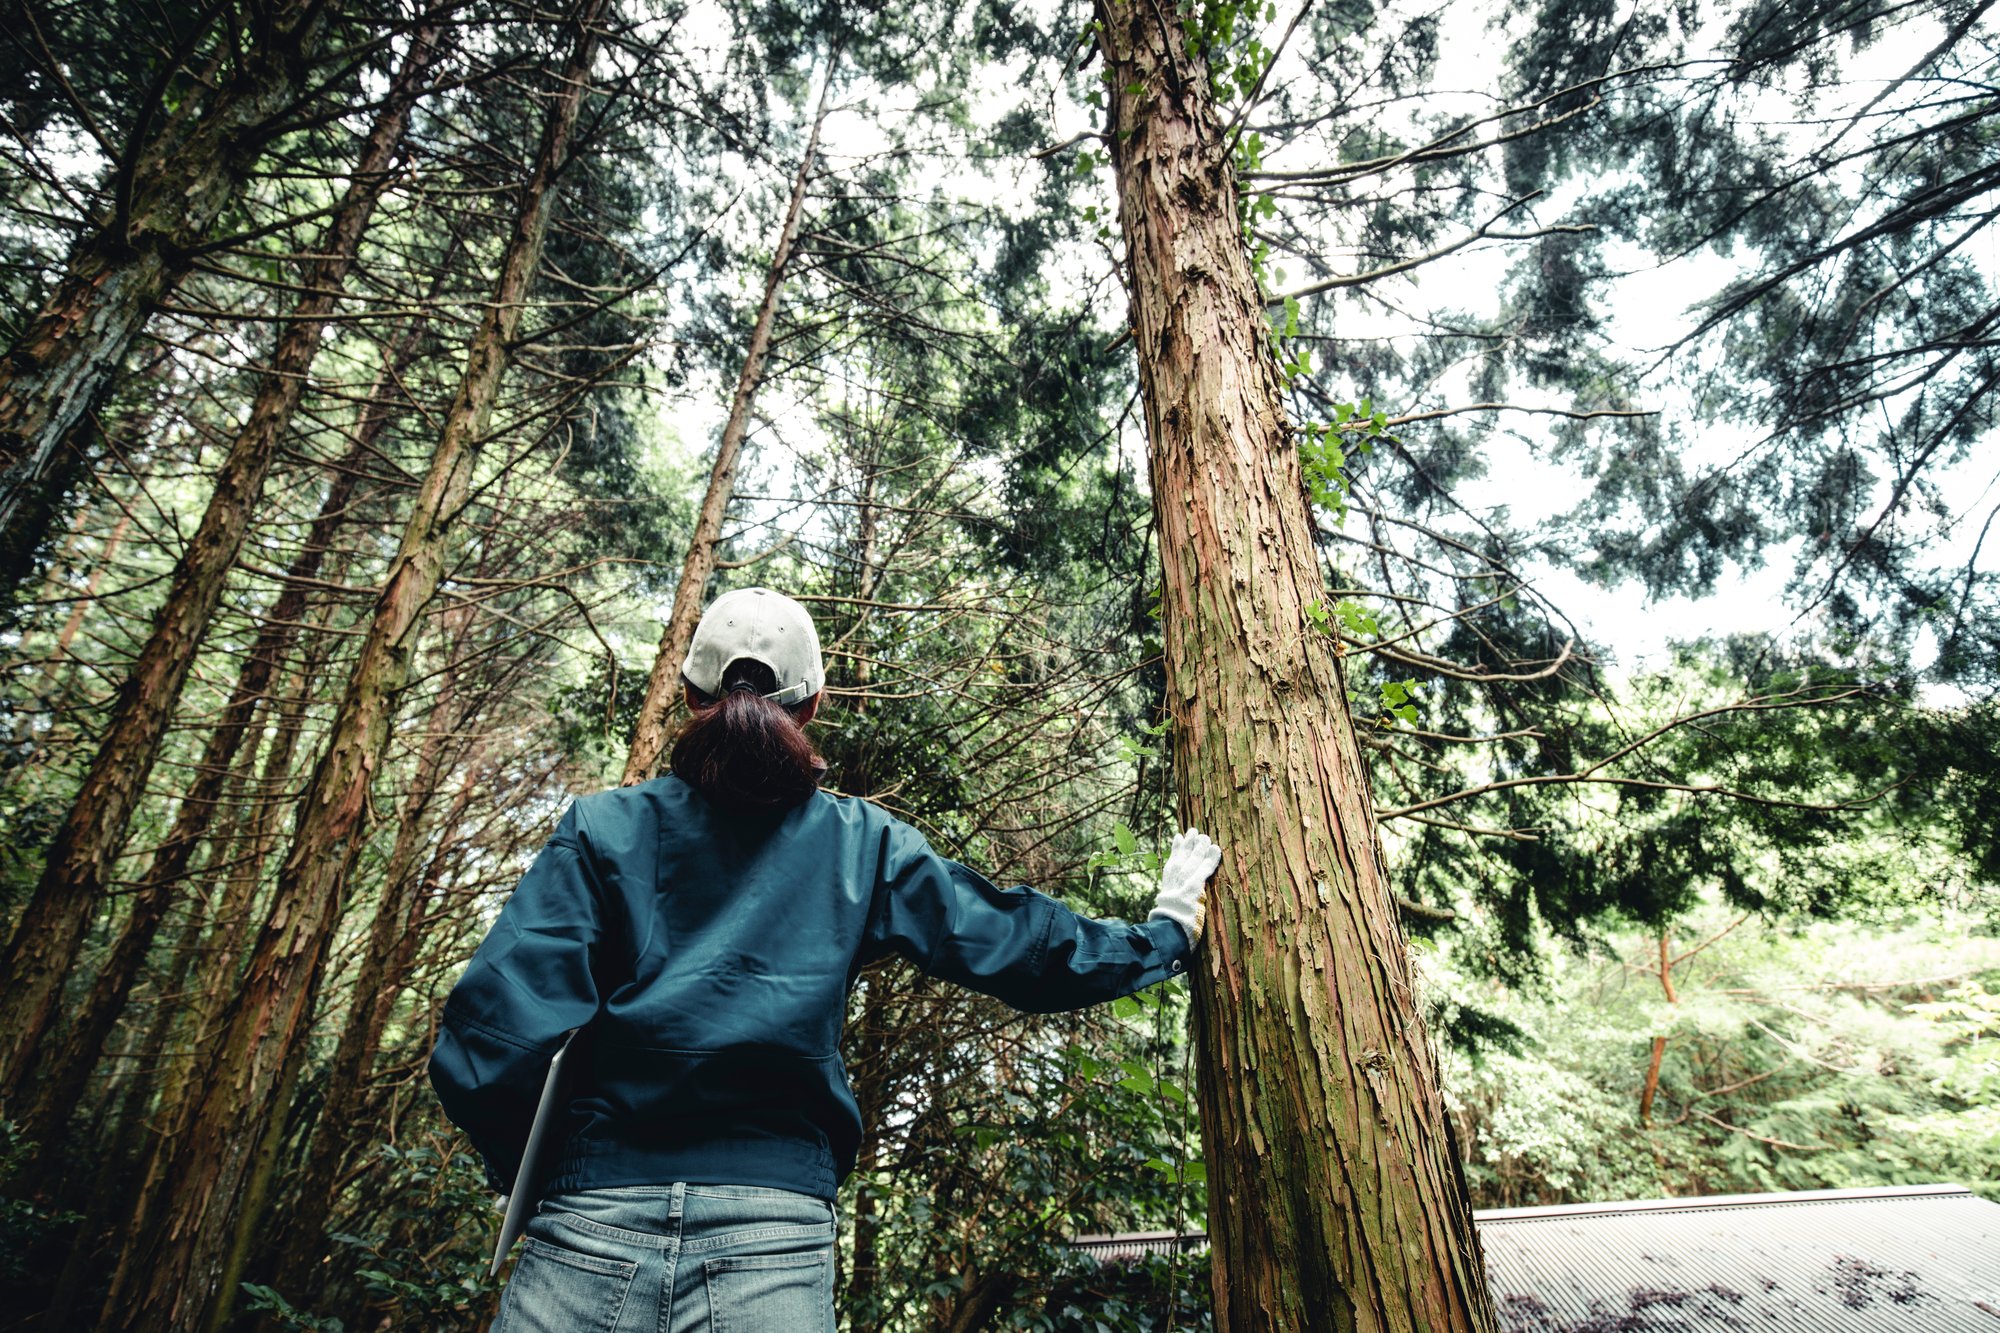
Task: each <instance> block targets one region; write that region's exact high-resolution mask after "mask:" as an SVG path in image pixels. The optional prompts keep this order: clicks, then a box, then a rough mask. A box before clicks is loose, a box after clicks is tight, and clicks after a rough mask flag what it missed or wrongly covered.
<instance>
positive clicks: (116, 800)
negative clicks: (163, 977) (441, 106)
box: [0, 25, 438, 1105]
mask: <svg viewBox="0 0 2000 1333" xmlns="http://www.w3.org/2000/svg"><path fill="white" fill-rule="evenodd" d="M437 36H438V28H437V27H436V26H435V25H432V26H428V27H425V28H423V29H420V30H419V31H418V32H417V34H416V35H415V36H414V37H413V38H412V40H411V44H410V50H409V54H408V55H407V56H406V58H405V59H404V61H403V68H402V70H401V71H400V72H399V73H398V74H397V76H396V81H395V83H394V85H393V86H392V87H391V89H390V92H389V95H388V98H387V100H386V101H385V103H384V106H383V108H382V112H381V114H380V115H379V116H378V117H377V119H376V123H375V126H374V129H373V130H372V131H371V133H370V134H369V136H368V138H367V139H366V141H365V142H364V143H363V146H362V150H361V155H360V158H359V160H358V161H357V162H356V164H355V168H354V175H353V179H352V180H351V181H350V183H349V185H348V189H347V193H346V195H345V196H344V197H343V198H342V200H341V202H340V205H339V207H338V208H337V209H336V210H335V212H334V214H333V217H332V219H331V220H330V221H329V222H328V224H327V228H326V232H325V234H324V235H323V236H322V237H321V238H320V242H319V246H318V248H317V250H316V251H315V254H316V255H317V256H318V257H317V258H316V259H315V260H314V261H313V263H312V264H311V265H309V267H308V271H307V275H306V283H305V285H306V287H307V289H308V291H307V294H306V295H305V296H304V297H303V298H302V299H301V300H300V301H299V303H298V305H297V307H296V308H295V309H294V311H293V317H292V319H291V320H290V321H289V322H288V323H287V324H286V325H285V331H284V332H283V334H281V335H280V336H279V338H278V344H277V348H276V352H275V354H274V356H273V357H272V363H271V368H270V370H269V372H268V373H267V374H266V375H265V376H264V377H263V379H262V381H261V382H260V384H259V386H258V391H257V395H256V399H255V401H254V402H253V403H252V405H251V408H250V414H249V418H248V420H246V421H245V423H244V425H243V428H242V429H241V430H240V431H238V432H237V435H236V438H235V440H234V441H233V442H232V443H231V445H230V449H229V453H228V456H227V458H226V459H225V460H224V461H223V464H222V469H221V471H220V472H219V473H217V475H216V479H215V491H214V493H213V495H212V496H211V497H210V499H209V502H208V508H207V510H206V512H204V513H203V515H202V520H201V525H200V527H199V528H198V529H197V530H196V532H195V535H194V538H193V540H191V541H190V542H189V543H188V545H187V549H186V550H185V551H183V552H182V554H181V558H180V561H179V563H178V564H176V565H175V567H174V572H173V578H172V582H171V584H170V585H169V589H168V592H167V598H166V601H165V603H164V604H163V605H162V606H161V607H160V611H159V614H158V616H157V617H156V618H155V620H154V623H153V632H152V635H151V637H149V638H148V640H147V642H146V645H145V647H144V648H142V649H141V650H140V652H139V657H138V660H137V661H136V662H134V663H133V666H132V670H131V673H130V675H128V676H127V678H126V680H125V682H124V683H123V684H122V685H121V686H120V688H119V692H118V699H117V702H116V703H115V704H114V705H113V708H112V715H111V720H110V723H109V724H108V726H107V727H106V729H105V732H104V738H103V741H102V742H101V743H100V745H99V746H98V750H97V756H96V759H95V760H94V761H93V763H92V765H91V769H90V773H89V774H88V776H86V777H85V778H84V781H83V786H82V787H81V788H80V789H79V790H78V792H77V797H76V801H75V803H74V804H73V805H72V806H71V807H70V810H69V813H68V815H66V816H65V817H64V820H63V823H62V826H61V828H60V829H59V830H58V831H57V833H56V836H55V837H54V839H53V840H52V841H51V844H50V847H49V855H48V860H47V862H46V863H45V864H44V866H43V870H42V876H41V880H40V882H39V883H38V884H37V886H36V889H35V894H34V897H33V898H32V899H30V900H29V903H28V906H27V909H26V910H25V911H24V912H23V913H22V915H21V919H20V922H19V923H18V925H17V926H16V928H15V931H14V935H13V938H12V940H11V941H10V942H9V945H8V950H7V954H6V956H5V958H4V960H0V974H4V975H6V976H7V978H8V984H7V986H6V988H5V990H4V991H0V1105H11V1104H12V1103H13V1102H14V1101H15V1099H16V1098H17V1097H18V1095H19V1093H20V1091H21V1087H22V1083H23V1080H24V1078H25V1076H26V1073H27V1071H28V1070H29V1069H30V1068H31V1067H32V1066H33V1065H34V1064H35V1063H36V1060H37V1057H38V1056H39V1055H40V1054H41V1047H42V1043H43V1041H44V1039H45V1038H46V1036H47V1035H48V1031H49V1026H50V1023H51V1020H52V1018H53V1016H54V1013H55V1007H56V1002H57V1000H58V999H59V997H60V996H61V994H62V989H63V983H64V980H65V978H66V977H67V976H68V974H69V971H70V969H71V968H72V967H74V966H75V963H76V956H77V951H78V949H79V948H81V946H82V943H83V938H84V935H85V933H86V932H87V931H88V929H89V927H90V922H91V919H92V918H93V916H95V915H96V913H97V910H98V907H99V906H100V903H101V901H102V899H103V896H104V888H105V883H106V881H107V880H108V879H109V877H110V874H111V869H112V866H113V865H114V864H115V863H116V861H117V859H118V854H119V851H120V849H121V848H122V847H123V845H124V841H125V834H126V831H127V829H128V828H129V827H130V824H131V819H132V815H133V812H134V811H135V810H136V809H137V807H138V804H139V800H140V798H141V797H142V796H143V795H144V793H145V789H146V780H147V778H148V777H150V776H151V774H152V770H153V763H154V761H155V760H156V759H158V757H159V753H160V743H161V741H162V739H163V738H164V737H165V735H166V732H167V727H168V725H169V724H170V723H171V722H172V721H173V716H174V709H175V708H176V706H177V705H178V704H179V702H180V693H181V688H182V686H183V685H185V684H186V682H187V676H188V671H189V669H190V668H191V667H192V666H193V664H194V658H195V654H196V652H197V651H198V650H199V648H200V646H201V641H202V639H203V637H204V636H205V635H206V634H207V632H208V624H209V621H210V619H211V618H213V616H214V614H215V608H216V606H217V605H218V604H219V603H220V602H221V600H222V590H223V586H224V584H225V583H226V582H227V580H228V576H229V571H230V569H231V567H232V566H234V565H235V563H236V558H237V555H238V554H239V553H240V552H241V550H242V547H243V536H244V533H245V532H247V531H248V529H249V525H250V518H251V514H252V511H253V510H254V509H255V508H256V505H257V502H258V499H259V498H260V497H261V496H262V494H263V490H264V478H265V476H266V474H267V473H268V472H269V471H270V466H271V460H272V459H273V458H275V457H276V456H277V450H278V444H279V442H280V441H281V440H282V439H283V438H284V435H285V433H286V431H287V430H288V429H289V428H290V425H291V419H292V414H293V412H294V411H295V410H296V408H297V407H298V404H299V399H300V397H301V395H302V394H303V393H304V391H305V383H306V379H307V377H308V375H309V374H310V373H311V370H312V363H313V359H314V357H315V356H316V355H317V354H318V351H319V344H320V336H321V332H322V330H323V329H324V328H325V321H326V319H327V317H328V316H330V315H331V314H332V313H333V310H334V306H335V305H336V304H337V303H338V301H339V300H340V296H341V288H342V285H343V284H344V283H345V281H346V278H347V271H348V269H349V268H350V267H351V266H352V265H353V262H354V257H355V255H356V253H357V252H358V250H359V248H360V244H361V235H362V232H363V231H364V230H366V228H367V225H368V220H369V217H370V216H371V215H372V213H373V212H374V209H375V204H376V201H377V200H378V199H380V198H381V195H382V191H383V190H384V188H386V186H387V185H388V182H389V172H390V167H391V166H392V164H393V162H394V160H395V156H396V153H397V151H398V150H399V148H400V145H401V144H402V141H403V132H404V130H405V129H406V128H407V126H408V124H409V116H410V108H411V106H412V105H413V104H414V103H415V101H416V99H417V95H418V93H419V92H421V91H422V89H423V85H424V80H425V77H426V74H427V72H428V70H429V68H430V65H431V63H432V61H433V60H434V59H435V57H436V53H437ZM248 706H250V705H246V706H245V708H246V709H247V707H248ZM243 720H247V719H229V718H225V720H224V723H223V729H224V730H228V729H229V728H230V727H231V726H232V724H233V725H234V726H235V728H236V732H237V734H238V735H240V733H241V725H242V721H243ZM229 743H230V744H232V745H233V740H232V741H231V742H229ZM224 767H225V768H226V764H225V765H224ZM182 865H183V867H184V866H185V861H184V860H183V861H182ZM176 878H177V876H176ZM171 883H172V881H171V880H169V881H164V883H163V884H162V886H160V887H158V888H157V889H156V891H155V892H154V894H153V895H152V897H153V898H154V899H155V901H152V902H148V903H145V904H143V906H144V907H145V909H146V910H145V911H143V912H141V913H140V914H139V915H138V916H137V918H136V921H135V924H136V926H137V930H136V932H134V931H133V930H131V929H129V928H128V932H127V934H128V936H129V937H130V943H131V945H132V947H131V948H130V949H128V950H127V952H128V953H133V954H136V957H127V958H121V959H118V960H117V961H118V962H119V965H120V967H121V968H122V969H124V970H125V971H126V972H127V973H128V975H126V976H123V977H119V976H115V975H114V977H113V978H112V979H111V981H112V986H111V988H112V989H113V990H121V991H122V989H124V988H125V987H127V986H129V984H130V980H129V973H130V972H131V971H132V970H136V968H137V965H138V959H140V958H143V957H144V954H145V946H146V945H147V944H149V943H150V942H151V939H152V932H153V930H154V929H155V928H156V927H157V925H158V920H159V913H160V911H161V910H163V909H164V906H165V902H164V899H165V896H166V892H167V890H166V888H165V887H164V885H165V884H171ZM117 998H118V999H122V998H123V996H122V994H120V995H119V996H118V997H117ZM111 1009H112V1013H113V1014H115V1013H116V1004H115V1002H113V1003H112V1004H111ZM100 1021H101V1020H100ZM97 1035H98V1036H99V1037H100V1038H101V1036H102V1033H101V1032H99V1033H98V1034H97ZM91 1050H92V1053H94V1051H95V1044H94V1043H93V1044H92V1046H91ZM86 1058H87V1057H86Z"/></svg>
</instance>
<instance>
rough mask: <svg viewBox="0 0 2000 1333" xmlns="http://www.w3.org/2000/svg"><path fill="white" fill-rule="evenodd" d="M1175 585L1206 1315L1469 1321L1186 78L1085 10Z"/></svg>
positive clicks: (1285, 450)
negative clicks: (1203, 894) (1203, 868)
mask: <svg viewBox="0 0 2000 1333" xmlns="http://www.w3.org/2000/svg"><path fill="white" fill-rule="evenodd" d="M1096 13H1097V18H1098V20H1099V22H1098V25H1097V32H1098V41H1099V44H1100V47H1101V50H1102V52H1103V55H1104V59H1105V71H1104V73H1105V80H1106V84H1107V86H1108V88H1109V89H1110V90H1112V93H1111V95H1112V97H1113V108H1112V113H1111V115H1112V120H1111V124H1110V127H1109V132H1108V133H1107V134H1106V136H1105V139H1106V142H1107V143H1108V144H1109V145H1110V146H1111V152H1112V156H1113V160H1114V163H1115V165H1116V168H1117V177H1118V188H1119V199H1120V223H1121V227H1122V229H1123V233H1124V239H1125V246H1126V253H1127V256H1128V261H1127V262H1128V263H1129V265H1130V272H1129V275H1128V281H1129V285H1130V298H1131V320H1132V334H1133V340H1134V343H1135V346H1136V351H1137V355H1138V363H1139V379H1140V387H1141V390H1142V393H1143V397H1144V401H1145V412H1146V427H1147V435H1148V439H1149V441H1150V446H1151V470H1152V483H1153V497H1154V505H1155V511H1156V513H1157V515H1158V521H1159V528H1160V551H1161V563H1162V566H1163V570H1164V574H1165V584H1166V590H1165V600H1164V613H1163V616H1162V619H1163V621H1164V627H1165V639H1166V665H1167V701H1168V707H1169V709H1170V711H1171V714H1172V717H1173V722H1174V729H1173V736H1174V740H1175V748H1176V754H1177V760H1176V764H1175V772H1176V776H1177V779H1178V782H1179V787H1180V792H1179V802H1180V813H1181V815H1182V817H1183V818H1184V819H1185V820H1187V821H1188V822H1189V823H1193V824H1198V825H1199V826H1200V827H1201V828H1203V829H1205V830H1206V831H1208V832H1209V833H1211V834H1212V835H1214V836H1215V838H1216V839H1217V841H1219V842H1220V843H1221V844H1222V847H1223V850H1224V858H1223V862H1222V867H1221V870H1220V872H1219V873H1218V875H1217V877H1216V880H1215V884H1214V887H1213V889H1212V890H1211V894H1212V905H1211V907H1210V909H1209V912H1208V933H1207V935H1206V936H1205V938H1204V940H1203V946H1202V949H1201V951H1200V952H1199V953H1198V954H1197V955H1196V959H1195V962H1194V965H1193V976H1192V982H1193V997H1194V1015H1195V1038H1196V1042H1197V1045H1198V1050H1199V1052H1200V1068H1201V1074H1202V1077H1201V1079H1200V1106H1201V1118H1202V1128H1203V1132H1204V1140H1205V1142H1206V1143H1207V1145H1208V1158H1209V1161H1208V1179H1209V1188H1210V1235H1211V1239H1212V1243H1213V1247H1214V1248H1213V1269H1212V1285H1213V1290H1214V1309H1215V1324H1216V1327H1217V1328H1218V1329H1230V1330H1245V1331H1247V1330H1252V1329H1256V1330H1272V1329H1283V1330H1292V1329H1298V1330H1305V1329H1312V1330H1343V1331H1344V1330H1365V1331H1367V1333H1375V1331H1376V1330H1383V1331H1385V1333H1387V1331H1391V1330H1393V1331H1397V1333H1402V1331H1407V1333H1415V1331H1416V1330H1446V1329H1463V1330H1485V1329H1491V1328H1492V1327H1493V1317H1492V1313H1491V1310H1490V1307H1489V1302H1488V1296H1487V1293H1486V1288H1485V1275H1484V1271H1483V1265H1482V1263H1481V1260H1480V1254H1479V1247H1478V1242H1477V1239H1476V1237H1475V1235H1474V1233H1473V1229H1472V1214H1471V1207H1470V1203H1469V1200H1468V1196H1467V1193H1466V1188H1465V1182H1464V1179H1463V1177H1462V1174H1461V1171H1460V1167H1459V1162H1458V1154H1457V1152H1456V1150H1455V1145H1454V1144H1453V1142H1452V1137H1451V1131H1450V1126H1449V1123H1448V1121H1447V1119H1446V1116H1445V1113H1444V1106H1443V1102H1442V1100H1441V1098H1440V1095H1439V1089H1438V1074H1437V1066H1436V1062H1435V1060H1434V1058H1433V1054H1432V1051H1431V1048H1430V1045H1429V1043H1428V1041H1427V1039H1426V1037H1425V1033H1424V1030H1423V1025H1422V1022H1421V1019H1420V1016H1419V1013H1418V1010H1417V1003H1416V996H1415V994H1414V993H1413V990H1412V986H1411V973H1410V966H1409V961H1408V957H1407V953H1406V950H1405V945H1404V939H1403V934H1402V928H1401V924H1400V922H1399V921H1398V918H1397V913H1396V906H1395V902H1394V900H1393V898H1392V897H1391V894H1390V889H1389V885H1388V883H1387V881H1386V879H1385V877H1384V875H1383V872H1382V868H1381V862H1380V854H1379V849H1378V845H1377V837H1376V830H1375V823H1374V816H1373V812H1372V809H1371V806H1370V801H1369V787H1368V781H1367V776H1366V773H1365V772H1364V770H1363V768H1362V763H1361V758H1360V754H1359V751H1358V749H1357V747H1356V744H1355V740H1354V734H1353V723H1352V720H1351V718H1350V717H1349V714H1348V709H1347V703H1346V697H1347V696H1346V683H1345V680H1344V679H1343V675H1342V669H1341V662H1340V659H1339V658H1338V656H1337V655H1336V654H1335V652H1334V651H1333V645H1332V644H1331V643H1330V642H1329V641H1328V640H1327V639H1326V638H1325V637H1324V636H1322V635H1320V634H1317V633H1315V632H1314V631H1313V629H1312V627H1311V625H1310V622H1309V621H1308V619H1307V617H1306V608H1307V607H1308V606H1310V605H1312V604H1313V603H1314V602H1316V601H1318V600H1319V599H1320V597H1321V594H1322V590H1323V581H1322V577H1321V573H1320V565H1319V560H1318V555H1317V552H1316V551H1315V549H1314V545H1313V539H1312V531H1313V529H1312V523H1311V519H1310V515H1309V513H1308V511H1307V508H1306V501H1305V490H1304V486H1303V483H1302V476H1301V472H1300V465H1299V459H1298V452H1297V450H1296V449H1295V448H1294V446H1293V441H1292V438H1291V430H1290V426H1289V424H1288V422H1287V420H1286V416H1285V409H1284V402H1283V397H1282V384H1281V382H1280V380H1279V376H1278V370H1277V365H1276V362H1275V359H1274V358H1273V356H1272V354H1271V347H1270V342H1269V339H1270V332H1269V329H1268V326H1267V324H1266V322H1265V318H1264V314H1263V310H1262V303H1261V301H1260V299H1259V293H1258V290H1257V285H1256V281H1255V278H1254V276H1253V274H1252V272H1251V269H1250V263H1249V258H1248V255H1247V254H1246V252H1245V248H1244V244H1243V236H1242V230H1241V224H1240V222H1239V217H1238V208H1237V195H1236V188H1235V181H1234V171H1233V168H1232V166H1231V163H1230V159H1229V156H1228V150H1227V148H1226V146H1225V142H1224V135H1223V128H1222V124H1221V122H1220V119H1219V117H1218V114H1217V110H1216V105H1215V101H1214V98H1213V95H1212V93H1211V90H1210V86H1209V82H1208V75H1207V71H1206V69H1205V68H1204V66H1203V64H1202V62H1201V61H1200V60H1199V59H1197V58H1195V57H1193V56H1191V55H1190V54H1189V52H1188V39H1187V37H1186V35H1185V33H1184V32H1183V30H1182V28H1181V26H1180V24H1179V23H1178V22H1177V21H1176V20H1174V19H1172V18H1166V19H1164V20H1163V19H1162V17H1161V13H1160V11H1157V10H1155V9H1153V8H1151V7H1148V6H1145V5H1131V4H1119V3H1109V2H1106V0H1100V3H1099V4H1098V5H1097V7H1096Z"/></svg>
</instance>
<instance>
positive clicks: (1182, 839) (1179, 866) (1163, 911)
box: [1147, 829, 1222, 949]
mask: <svg viewBox="0 0 2000 1333" xmlns="http://www.w3.org/2000/svg"><path fill="white" fill-rule="evenodd" d="M1220 864H1222V848H1221V847H1219V846H1217V845H1216V843H1215V840H1214V839H1213V838H1211V837H1209V836H1208V835H1207V834H1206V833H1203V832H1202V831H1201V830H1200V829H1188V830H1187V831H1185V832H1183V833H1182V834H1181V835H1180V836H1179V837H1177V838H1175V839H1174V842H1173V847H1172V849H1171V850H1170V851H1169V852H1168V854H1167V863H1166V865H1165V866H1163V867H1161V869H1160V896H1159V897H1158V898H1157V899H1155V900H1154V902H1153V910H1152V912H1151V914H1150V915H1149V916H1148V917H1147V919H1148V920H1152V919H1153V918H1155V917H1162V916H1164V917H1168V918H1170V919H1172V920H1174V921H1176V922H1179V923H1180V927H1181V929H1182V930H1185V931H1186V932H1187V937H1188V947H1189V948H1190V949H1192V948H1193V947H1194V946H1195V945H1197V944H1199V943H1200V942H1201V932H1202V928H1203V926H1204V924H1205V922H1206V917H1207V914H1208V905H1207V903H1206V902H1205V901H1204V898H1203V894H1202V889H1203V887H1204V886H1205V885H1206V884H1207V883H1208V877H1209V876H1210V875H1213V874H1214V873H1215V868H1216V867H1217V866H1218V865H1220Z"/></svg>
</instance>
